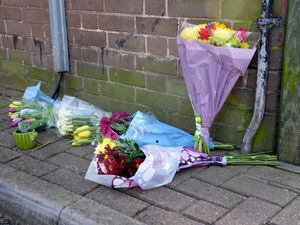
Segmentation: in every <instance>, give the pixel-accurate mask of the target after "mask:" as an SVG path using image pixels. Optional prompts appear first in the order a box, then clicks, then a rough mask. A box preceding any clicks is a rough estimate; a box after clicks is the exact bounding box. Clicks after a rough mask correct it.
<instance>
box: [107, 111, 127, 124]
mask: <svg viewBox="0 0 300 225" xmlns="http://www.w3.org/2000/svg"><path fill="white" fill-rule="evenodd" d="M129 116H130V115H129V114H128V113H127V112H115V113H113V114H112V115H111V117H110V122H114V121H115V120H116V118H119V120H121V121H122V122H126V121H125V119H126V118H127V117H129Z"/></svg>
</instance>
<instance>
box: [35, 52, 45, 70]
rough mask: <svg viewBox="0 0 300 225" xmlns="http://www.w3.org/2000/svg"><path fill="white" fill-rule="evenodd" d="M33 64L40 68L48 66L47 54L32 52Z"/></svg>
mask: <svg viewBox="0 0 300 225" xmlns="http://www.w3.org/2000/svg"><path fill="white" fill-rule="evenodd" d="M32 64H33V65H34V66H36V67H39V68H47V56H46V55H40V54H39V53H32Z"/></svg>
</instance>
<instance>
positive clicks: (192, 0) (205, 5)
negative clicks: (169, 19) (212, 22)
mask: <svg viewBox="0 0 300 225" xmlns="http://www.w3.org/2000/svg"><path fill="white" fill-rule="evenodd" d="M168 13H169V16H180V17H208V18H218V17H219V0H201V1H199V0H169V1H168Z"/></svg>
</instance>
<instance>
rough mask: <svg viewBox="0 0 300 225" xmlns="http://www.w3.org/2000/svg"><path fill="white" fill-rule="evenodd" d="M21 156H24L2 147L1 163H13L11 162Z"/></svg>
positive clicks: (0, 147)
mask: <svg viewBox="0 0 300 225" xmlns="http://www.w3.org/2000/svg"><path fill="white" fill-rule="evenodd" d="M21 156H22V154H20V153H18V152H15V151H13V150H10V149H8V148H5V147H2V146H0V162H2V163H5V162H8V161H11V160H13V159H16V158H18V157H21Z"/></svg>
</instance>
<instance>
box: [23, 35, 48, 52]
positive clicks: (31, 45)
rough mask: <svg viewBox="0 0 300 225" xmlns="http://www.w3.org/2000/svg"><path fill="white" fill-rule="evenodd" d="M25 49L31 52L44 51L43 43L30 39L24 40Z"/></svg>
mask: <svg viewBox="0 0 300 225" xmlns="http://www.w3.org/2000/svg"><path fill="white" fill-rule="evenodd" d="M23 41H24V45H25V49H26V50H28V51H31V52H40V51H41V52H43V51H44V42H43V41H40V40H37V39H32V38H24V39H23Z"/></svg>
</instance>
